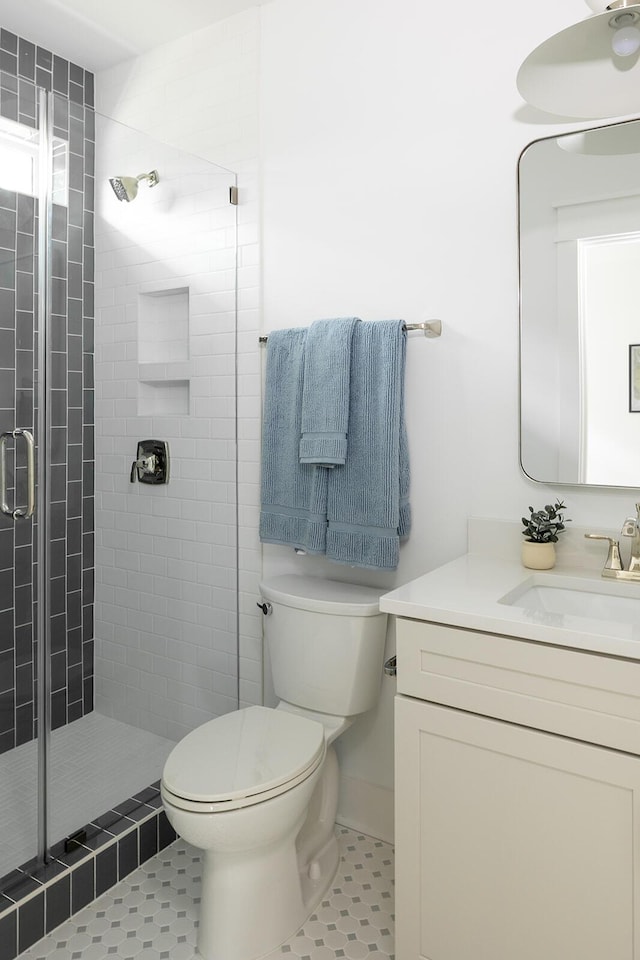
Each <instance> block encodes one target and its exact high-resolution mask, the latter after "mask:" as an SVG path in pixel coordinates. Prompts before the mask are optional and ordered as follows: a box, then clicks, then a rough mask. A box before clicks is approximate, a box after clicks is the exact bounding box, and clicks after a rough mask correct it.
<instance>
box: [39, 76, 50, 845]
mask: <svg viewBox="0 0 640 960" xmlns="http://www.w3.org/2000/svg"><path fill="white" fill-rule="evenodd" d="M37 90H38V118H39V130H40V156H39V182H38V213H39V216H38V310H37V316H36V318H34V319H36V329H37V331H38V377H37V381H36V391H34V399H35V393H37V398H38V420H37V424H38V434H37V436H38V443H37V447H36V481H37V505H36V517H37V521H38V525H37V526H38V530H37V539H36V544H37V558H38V560H37V564H36V583H35V588H36V593H37V608H36V611H37V612H36V621H35V636H36V646H37V650H38V658H37V667H38V683H37V700H36V702H37V709H38V736H37V756H38V774H37V783H38V806H37V817H38V848H37V854H36V856H37V859H38V860H40V861H41V862H42V863H45V862H46V861H47V856H48V847H49V843H48V840H49V824H48V819H49V757H50V752H51V669H50V662H51V661H50V654H51V585H50V582H49V550H50V548H51V511H50V509H49V478H50V462H49V451H50V450H51V417H50V404H49V368H50V363H51V355H50V350H49V318H50V305H51V269H50V265H51V235H52V182H53V97H54V94H53V93H48V92H47V91H46V90H45V89H44V88H42V87H38V88H37Z"/></svg>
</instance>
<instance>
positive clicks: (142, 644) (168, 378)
mask: <svg viewBox="0 0 640 960" xmlns="http://www.w3.org/2000/svg"><path fill="white" fill-rule="evenodd" d="M98 131H99V141H100V151H99V156H98V160H97V163H98V175H97V182H98V194H97V196H98V206H99V210H100V213H99V215H98V218H97V225H96V273H97V278H98V279H97V287H98V289H99V291H100V294H99V298H98V305H97V308H96V309H97V316H96V421H97V428H96V460H97V470H96V526H97V530H98V533H97V544H96V558H97V560H96V629H95V633H96V641H95V643H96V708H97V709H98V711H99V712H100V713H103V714H105V715H107V716H111V717H117V718H119V719H120V720H123V721H125V722H127V723H131V724H134V725H135V726H139V727H142V728H143V729H146V730H151V731H152V732H154V733H156V734H158V735H160V736H162V737H167V738H169V739H171V740H178V739H180V738H181V737H183V736H184V735H185V734H186V733H188V732H189V730H191V729H193V727H195V726H197V725H198V724H201V723H204V722H205V721H207V720H209V719H211V718H212V717H213V716H218V715H220V714H223V713H226V712H227V711H229V710H234V709H235V708H236V706H237V702H238V654H237V642H236V632H237V627H236V624H237V574H236V483H235V478H236V465H235V453H236V450H235V448H236V444H235V433H236V426H235V412H236V398H235V312H234V305H235V298H236V292H235V269H234V267H235V257H236V210H235V207H234V206H232V205H231V204H230V202H229V188H230V186H232V185H233V184H234V183H235V178H234V176H233V175H232V174H230V173H228V172H227V171H224V170H222V169H221V168H219V167H215V166H214V165H212V164H209V163H208V162H206V161H203V160H200V159H196V158H192V157H190V156H188V155H185V154H183V153H182V152H180V151H178V150H176V149H174V148H173V147H168V146H166V145H159V144H157V143H155V142H154V141H152V140H151V139H150V138H148V137H146V136H145V135H141V134H139V133H137V132H136V131H131V130H128V129H126V128H123V127H122V126H121V125H120V124H117V123H115V122H114V121H110V120H105V119H104V118H99V122H98ZM152 167H153V168H156V169H157V170H158V173H159V181H160V182H159V183H158V185H157V186H156V187H153V188H147V187H145V186H144V185H141V187H140V192H139V194H138V197H137V198H136V200H135V201H134V202H132V203H130V204H128V203H121V202H119V201H118V200H117V199H116V197H115V195H114V194H112V192H111V189H110V187H109V184H108V176H109V175H112V176H113V175H114V174H118V175H121V174H123V173H126V174H128V175H137V174H138V173H140V172H141V171H145V170H147V169H151V168H152ZM150 303H152V308H151V309H150V307H149V304H150ZM154 325H155V330H154ZM171 337H174V340H173V341H172V340H171ZM167 345H169V346H167ZM172 357H173V358H175V359H171V358H172ZM145 360H147V362H144V361H145ZM148 438H154V439H158V440H164V441H167V442H168V444H169V450H170V480H169V483H168V484H167V485H157V486H156V485H150V484H143V483H139V482H135V483H131V482H130V472H131V465H132V462H133V461H134V460H135V458H136V449H137V443H138V440H143V439H148ZM254 676H255V673H254V674H252V678H253V677H254Z"/></svg>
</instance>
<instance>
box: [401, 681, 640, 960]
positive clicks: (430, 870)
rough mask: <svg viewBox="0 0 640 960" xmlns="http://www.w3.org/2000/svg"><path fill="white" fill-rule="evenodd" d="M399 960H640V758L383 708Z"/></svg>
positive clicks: (461, 719) (407, 702) (424, 711)
mask: <svg viewBox="0 0 640 960" xmlns="http://www.w3.org/2000/svg"><path fill="white" fill-rule="evenodd" d="M395 735H396V870H397V873H396V895H397V905H396V917H397V936H396V941H397V951H396V954H397V957H398V960H416V958H418V957H422V958H424V960H640V943H639V936H640V933H639V932H638V931H640V924H639V923H638V921H639V920H640V916H639V911H638V900H639V898H640V885H638V879H639V877H638V849H639V846H638V844H639V839H640V838H639V836H638V829H639V828H638V824H639V823H640V760H639V759H638V758H635V757H632V756H629V755H627V754H622V753H617V752H615V751H612V750H607V749H605V748H602V747H595V746H591V745H588V744H584V743H578V742H576V741H573V740H567V739H564V738H562V737H557V736H554V735H552V734H546V733H540V732H538V731H534V730H528V729H525V728H523V727H518V726H515V725H511V724H507V723H502V722H500V721H496V720H489V719H486V718H484V717H479V716H476V715H474V714H469V713H464V712H462V711H458V710H453V709H450V708H448V707H441V706H434V705H432V704H428V703H425V702H422V701H419V700H412V699H410V698H407V697H401V696H398V697H396V734H395Z"/></svg>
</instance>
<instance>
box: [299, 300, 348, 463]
mask: <svg viewBox="0 0 640 960" xmlns="http://www.w3.org/2000/svg"><path fill="white" fill-rule="evenodd" d="M356 323H358V318H357V317H341V318H338V319H336V320H316V321H315V322H314V323H312V324H311V326H310V327H309V330H308V333H307V340H306V345H305V353H304V384H303V388H302V417H301V429H302V436H301V438H300V463H317V464H324V465H325V466H328V467H334V466H336V465H338V464H343V463H344V462H345V458H346V456H347V427H348V423H349V377H350V369H351V340H352V337H353V330H354V327H355V325H356Z"/></svg>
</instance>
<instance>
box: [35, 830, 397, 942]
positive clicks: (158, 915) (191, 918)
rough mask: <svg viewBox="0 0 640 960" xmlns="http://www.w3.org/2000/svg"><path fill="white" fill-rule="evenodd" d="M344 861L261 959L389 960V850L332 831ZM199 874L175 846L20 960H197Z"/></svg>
mask: <svg viewBox="0 0 640 960" xmlns="http://www.w3.org/2000/svg"><path fill="white" fill-rule="evenodd" d="M336 832H337V836H338V842H339V844H340V853H341V861H340V868H339V870H338V874H337V876H336V879H335V881H334V883H333V884H332V886H331V888H330V889H329V890H328V891H327V893H326V896H325V898H324V899H323V900H322V902H321V903H320V904H319V905H318V907H317V909H316V910H315V912H314V913H313V914H312V915H311V917H309V919H308V920H307V922H306V923H305V924H304V925H303V926H302V928H301V929H300V930H299V931H298V932H297V933H296V934H295V935H294V936H293V937H291V939H290V940H288V941H287V943H285V944H283V945H282V946H281V947H278V949H277V950H275V951H274V952H273V953H271V954H269V956H268V957H267V958H265V960H342V958H346V960H393V956H394V954H393V951H394V939H393V931H394V913H393V911H394V897H393V849H392V847H391V846H390V845H389V844H388V843H383V842H382V841H380V840H373V839H371V838H370V837H365V836H364V835H363V834H359V833H354V831H353V830H347V829H346V828H345V827H337V828H336ZM200 886H201V869H200V858H199V856H198V853H197V851H196V850H194V849H193V847H190V846H189V845H188V844H187V843H185V842H184V841H183V840H176V842H175V843H173V844H172V845H171V846H170V847H167V849H166V850H163V851H162V853H160V854H159V855H158V856H157V857H153V859H151V860H149V861H148V862H147V863H145V864H144V865H143V866H142V867H140V868H139V869H138V870H136V871H135V872H134V873H132V874H130V876H129V877H127V878H126V880H122V881H121V882H120V883H119V884H117V886H115V887H113V888H112V889H111V890H109V891H108V892H107V893H105V894H104V895H103V896H102V897H100V898H99V899H98V900H96V901H95V902H94V903H92V904H90V906H88V907H86V908H85V909H84V910H81V911H80V913H78V914H76V916H75V917H72V919H71V920H68V921H67V922H66V923H64V924H62V926H60V927H58V928H57V929H56V930H54V931H53V932H52V933H51V934H49V936H47V937H45V938H44V939H43V940H40V941H39V942H38V943H36V944H34V946H33V947H31V948H30V949H29V950H26V951H25V952H24V953H22V954H20V958H19V960H111V958H115V960H198V957H197V955H196V952H195V944H196V936H197V926H198V922H197V917H198V910H199V904H200Z"/></svg>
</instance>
